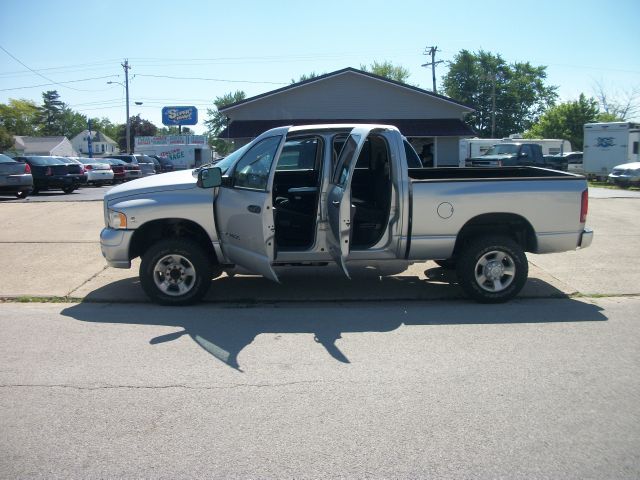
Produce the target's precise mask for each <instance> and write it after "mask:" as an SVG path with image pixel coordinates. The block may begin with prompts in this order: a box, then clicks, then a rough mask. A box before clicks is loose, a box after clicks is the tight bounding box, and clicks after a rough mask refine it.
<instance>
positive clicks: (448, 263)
mask: <svg viewBox="0 0 640 480" xmlns="http://www.w3.org/2000/svg"><path fill="white" fill-rule="evenodd" d="M434 262H436V263H437V264H438V265H440V266H441V267H442V268H444V269H445V270H455V269H456V265H457V264H458V262H457V261H456V260H455V259H453V258H447V259H446V260H434Z"/></svg>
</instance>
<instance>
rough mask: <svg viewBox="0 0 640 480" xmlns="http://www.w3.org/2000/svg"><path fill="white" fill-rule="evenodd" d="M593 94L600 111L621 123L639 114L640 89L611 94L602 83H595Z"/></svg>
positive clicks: (635, 88)
mask: <svg viewBox="0 0 640 480" xmlns="http://www.w3.org/2000/svg"><path fill="white" fill-rule="evenodd" d="M594 92H595V97H596V99H597V100H598V103H599V105H600V108H601V111H602V112H604V113H608V114H611V115H612V116H614V117H615V118H618V119H620V120H621V121H622V120H627V119H629V118H634V117H636V116H637V115H638V113H640V87H637V86H636V87H634V88H632V89H631V90H627V91H623V92H619V91H618V92H614V93H612V92H610V91H609V90H608V89H607V88H606V87H605V85H604V84H603V82H596V84H595V87H594Z"/></svg>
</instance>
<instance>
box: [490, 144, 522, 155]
mask: <svg viewBox="0 0 640 480" xmlns="http://www.w3.org/2000/svg"><path fill="white" fill-rule="evenodd" d="M516 153H518V145H513V144H508V143H506V144H503V145H494V146H493V147H491V148H490V149H489V150H487V153H485V155H514V154H516Z"/></svg>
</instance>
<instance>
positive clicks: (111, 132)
mask: <svg viewBox="0 0 640 480" xmlns="http://www.w3.org/2000/svg"><path fill="white" fill-rule="evenodd" d="M120 127H121V125H120V124H117V123H113V122H112V121H111V120H109V119H108V118H106V117H102V118H92V119H91V131H92V132H101V133H104V134H105V135H106V136H107V137H109V138H110V139H112V140H116V139H117V138H118V132H119V131H120Z"/></svg>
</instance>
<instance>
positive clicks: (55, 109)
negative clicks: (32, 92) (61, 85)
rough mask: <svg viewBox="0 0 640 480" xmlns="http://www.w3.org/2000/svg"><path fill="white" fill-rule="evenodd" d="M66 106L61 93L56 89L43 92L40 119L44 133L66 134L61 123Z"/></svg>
mask: <svg viewBox="0 0 640 480" xmlns="http://www.w3.org/2000/svg"><path fill="white" fill-rule="evenodd" d="M65 108H66V105H65V104H64V102H63V101H61V100H60V95H59V94H58V92H57V91H56V90H48V91H46V92H43V93H42V106H41V107H40V108H39V111H40V116H39V121H40V124H41V133H42V134H43V135H64V133H62V125H61V123H62V117H63V115H64V113H63V111H64V109H65Z"/></svg>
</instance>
